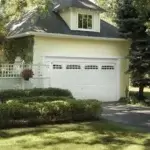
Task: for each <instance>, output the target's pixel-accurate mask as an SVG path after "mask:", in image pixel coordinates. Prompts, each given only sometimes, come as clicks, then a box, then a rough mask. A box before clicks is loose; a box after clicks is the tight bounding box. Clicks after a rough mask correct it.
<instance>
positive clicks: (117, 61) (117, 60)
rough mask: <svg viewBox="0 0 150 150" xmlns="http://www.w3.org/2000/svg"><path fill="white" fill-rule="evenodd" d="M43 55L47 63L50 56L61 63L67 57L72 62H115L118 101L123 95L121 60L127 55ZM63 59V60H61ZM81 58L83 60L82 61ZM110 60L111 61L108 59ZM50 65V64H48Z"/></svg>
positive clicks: (52, 59)
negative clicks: (88, 56)
mask: <svg viewBox="0 0 150 150" xmlns="http://www.w3.org/2000/svg"><path fill="white" fill-rule="evenodd" d="M42 57H43V59H42V60H43V62H42V63H43V64H44V63H45V60H46V58H50V60H51V61H50V63H51V62H53V61H57V62H59V63H62V62H65V61H66V59H68V60H67V61H69V62H70V61H71V62H72V63H106V62H108V63H112V64H115V66H116V101H118V100H119V99H120V97H121V89H120V84H121V80H120V79H121V78H120V75H121V72H120V71H121V66H120V60H121V59H125V57H107V58H106V57H105V58H104V57H103V58H93V57H91V58H87V57H64V56H47V55H44V56H42ZM61 59H62V60H61ZM80 60H81V61H80ZM108 60H109V61H108ZM47 65H49V64H47Z"/></svg>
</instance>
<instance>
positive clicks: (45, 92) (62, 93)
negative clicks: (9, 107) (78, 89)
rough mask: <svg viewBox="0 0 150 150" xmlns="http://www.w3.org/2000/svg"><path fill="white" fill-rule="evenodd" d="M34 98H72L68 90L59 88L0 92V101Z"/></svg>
mask: <svg viewBox="0 0 150 150" xmlns="http://www.w3.org/2000/svg"><path fill="white" fill-rule="evenodd" d="M34 96H55V97H73V96H72V93H71V92H70V91H69V90H64V89H59V88H46V89H40V88H35V89H30V90H5V91H0V100H2V101H7V100H8V99H16V98H22V97H34Z"/></svg>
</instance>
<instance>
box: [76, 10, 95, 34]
mask: <svg viewBox="0 0 150 150" xmlns="http://www.w3.org/2000/svg"><path fill="white" fill-rule="evenodd" d="M76 15H77V16H76V27H77V29H78V30H80V31H95V30H94V15H93V13H88V14H86V13H85V12H77V13H76ZM79 15H87V16H88V15H91V16H92V28H91V29H88V28H87V29H85V28H79ZM82 23H83V20H82Z"/></svg>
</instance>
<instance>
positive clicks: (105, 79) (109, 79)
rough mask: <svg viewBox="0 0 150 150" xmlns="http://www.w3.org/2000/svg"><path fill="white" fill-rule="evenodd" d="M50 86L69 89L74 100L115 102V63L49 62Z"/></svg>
mask: <svg viewBox="0 0 150 150" xmlns="http://www.w3.org/2000/svg"><path fill="white" fill-rule="evenodd" d="M50 76H51V86H52V87H57V88H63V89H69V90H70V91H71V92H72V93H73V96H74V97H75V98H79V99H80V98H81V99H98V100H101V101H116V100H117V68H116V63H115V62H108V61H104V62H94V61H92V62H91V61H90V62H85V61H84V60H80V61H78V62H72V61H70V62H69V61H67V60H66V61H65V60H63V61H51V74H50Z"/></svg>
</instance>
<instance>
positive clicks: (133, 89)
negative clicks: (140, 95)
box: [129, 87, 150, 98]
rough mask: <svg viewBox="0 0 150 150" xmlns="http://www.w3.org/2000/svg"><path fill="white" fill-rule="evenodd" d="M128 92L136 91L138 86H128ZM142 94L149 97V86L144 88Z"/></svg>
mask: <svg viewBox="0 0 150 150" xmlns="http://www.w3.org/2000/svg"><path fill="white" fill-rule="evenodd" d="M129 91H130V92H138V88H134V87H129ZM144 96H146V97H148V98H150V88H144Z"/></svg>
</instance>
